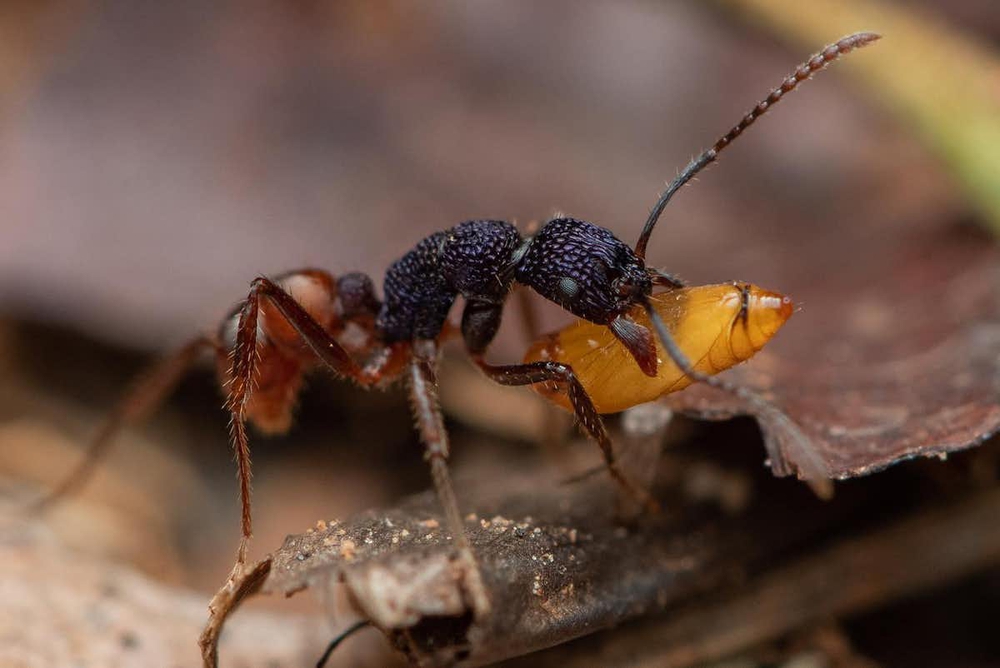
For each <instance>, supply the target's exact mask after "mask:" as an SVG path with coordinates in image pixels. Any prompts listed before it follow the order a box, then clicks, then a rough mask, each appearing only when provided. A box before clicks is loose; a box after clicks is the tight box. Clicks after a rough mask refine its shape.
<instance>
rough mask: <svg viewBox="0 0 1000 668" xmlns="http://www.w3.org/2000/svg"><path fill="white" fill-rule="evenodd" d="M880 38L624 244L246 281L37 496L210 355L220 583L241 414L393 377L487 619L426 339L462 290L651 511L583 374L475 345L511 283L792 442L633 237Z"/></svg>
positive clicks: (584, 240)
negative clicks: (376, 275) (678, 331)
mask: <svg viewBox="0 0 1000 668" xmlns="http://www.w3.org/2000/svg"><path fill="white" fill-rule="evenodd" d="M878 38H879V36H878V35H876V34H873V33H857V34H854V35H850V36H847V37H844V38H842V39H841V40H839V41H837V42H835V43H834V44H831V45H830V46H827V47H826V48H824V49H823V50H822V51H820V52H819V53H817V54H816V55H814V56H812V57H811V58H810V59H809V60H807V61H806V62H805V63H803V64H802V65H800V66H799V67H798V68H797V69H796V70H795V72H793V73H792V74H791V75H790V76H788V77H787V78H786V79H785V80H784V81H783V82H782V83H781V85H780V86H779V87H777V88H775V89H774V90H773V91H771V93H770V94H769V95H768V96H767V97H766V98H765V99H764V100H763V101H761V102H760V103H758V104H757V106H755V107H754V108H753V109H752V110H751V111H750V112H749V113H747V114H746V115H745V116H744V117H743V118H742V120H740V122H739V123H738V124H737V125H736V126H734V127H733V128H732V129H731V130H730V131H729V132H728V133H726V134H725V135H724V136H723V137H722V138H720V139H719V140H718V141H717V142H716V143H715V144H714V145H713V146H712V147H711V148H710V149H708V150H707V151H705V152H703V153H702V154H701V155H699V156H698V157H696V158H695V159H694V160H692V161H691V162H690V163H689V164H688V165H687V166H686V167H685V168H684V169H683V170H682V171H681V173H680V174H679V175H678V176H677V177H676V178H675V179H674V180H673V181H672V182H671V183H670V184H669V185H668V187H667V188H666V190H665V191H664V192H663V193H662V194H661V195H660V197H659V199H658V200H657V202H656V204H655V205H654V206H653V209H652V211H651V212H650V214H649V217H648V219H647V220H646V224H645V226H644V227H643V229H642V232H641V234H640V235H639V239H638V241H637V242H636V245H635V248H634V249H633V248H631V247H629V246H628V245H627V244H625V243H624V242H622V241H620V240H619V239H618V238H617V237H616V236H615V235H614V234H613V233H612V232H610V231H609V230H607V229H605V228H604V227H600V226H598V225H595V224H593V223H589V222H586V221H584V220H579V219H575V218H568V217H558V218H555V219H552V220H549V221H548V222H547V223H545V224H544V225H543V226H541V228H540V229H538V231H537V232H536V233H535V234H534V235H532V236H527V237H522V236H521V234H520V233H519V232H518V230H517V229H516V228H515V227H514V226H513V225H511V224H510V223H508V222H505V221H501V220H470V221H467V222H464V223H460V224H459V225H456V226H455V227H452V228H450V229H447V230H444V231H441V232H435V233H434V234H431V235H430V236H428V237H427V238H425V239H423V240H422V241H420V242H419V243H417V245H416V246H415V247H414V248H413V249H412V250H410V251H409V252H407V253H406V254H405V255H403V256H402V257H401V258H400V259H399V260H397V261H396V262H394V263H393V264H392V265H390V267H389V268H388V270H387V271H386V273H385V278H384V282H383V294H384V299H382V300H380V299H379V298H378V297H377V296H376V293H375V289H374V286H373V283H372V280H371V279H370V278H369V277H368V276H366V275H364V274H361V273H349V274H345V275H343V276H341V277H339V278H334V277H333V276H331V275H330V274H329V273H327V272H325V271H322V270H320V269H300V270H296V271H292V272H288V273H286V274H283V275H281V276H277V277H275V278H273V279H272V278H267V277H259V278H257V279H256V280H254V281H253V283H252V284H251V286H250V292H249V294H248V295H247V298H246V299H245V300H244V301H243V302H242V303H240V304H239V305H238V306H237V307H236V309H235V310H234V311H233V312H231V313H230V314H229V316H228V317H226V319H225V320H224V321H223V322H222V324H221V326H220V327H219V329H218V331H217V332H216V334H215V335H214V336H202V337H199V338H197V339H195V340H194V341H192V342H190V343H188V344H187V345H186V346H184V347H183V348H182V349H180V350H179V351H178V352H176V353H175V354H174V355H173V356H171V357H169V358H167V359H166V360H164V361H163V362H161V363H160V364H159V365H158V366H157V367H155V368H154V369H153V370H152V372H151V373H150V374H149V375H147V376H146V377H144V379H142V380H141V381H140V382H139V384H138V385H137V386H136V387H135V388H134V389H133V390H132V391H131V392H130V393H129V394H128V395H126V397H125V399H124V401H123V402H122V404H121V405H120V406H119V407H118V408H117V409H116V410H115V411H114V413H113V414H112V415H111V417H110V418H109V420H108V421H107V423H106V424H105V426H104V427H103V428H102V429H101V430H100V432H99V433H98V434H97V436H96V437H95V439H94V441H93V442H92V444H91V447H90V449H89V452H88V455H87V458H86V459H85V460H84V461H83V463H82V464H80V465H79V467H78V468H77V470H76V471H74V473H73V475H72V476H70V477H69V478H67V479H66V480H65V481H64V482H63V483H61V484H60V485H59V486H58V487H56V488H55V489H54V490H53V491H52V492H50V494H49V495H48V496H47V497H46V498H45V499H43V503H50V502H51V501H52V500H53V499H55V498H57V497H59V496H61V495H63V494H65V493H67V492H68V491H69V490H70V489H72V488H73V487H74V486H75V485H77V484H79V483H80V481H81V480H82V479H83V477H84V476H85V474H86V473H87V472H88V471H89V469H91V468H92V467H93V466H94V465H95V462H96V461H97V459H98V458H99V457H100V456H101V455H102V453H103V452H104V451H106V449H107V447H108V446H109V445H110V442H111V439H112V437H113V436H114V435H115V433H116V432H117V431H118V430H119V429H120V428H121V427H122V426H123V425H125V424H127V423H132V422H135V421H137V420H139V419H140V418H141V417H143V416H144V415H145V414H146V413H148V412H149V411H150V410H151V409H152V408H153V407H155V406H156V405H157V404H158V403H159V402H160V401H161V400H162V399H163V398H164V396H165V395H166V394H167V392H169V391H170V389H171V388H172V387H173V386H174V385H175V383H176V382H177V380H178V379H179V377H180V375H181V374H182V373H183V371H184V370H185V369H186V368H187V367H188V366H189V365H190V364H191V363H192V362H193V361H194V360H195V359H196V357H197V356H198V355H199V354H200V353H201V352H202V351H203V350H206V349H208V350H212V351H213V352H214V353H215V355H216V359H217V366H218V375H219V380H220V382H221V384H222V386H223V388H224V390H225V392H226V394H227V400H226V409H227V410H228V411H229V413H230V416H231V421H230V431H231V439H232V444H233V447H234V450H235V452H236V460H237V467H238V474H239V481H240V500H241V506H242V525H241V529H242V536H241V540H240V544H239V549H238V551H237V558H236V563H235V565H234V567H233V571H232V574H231V575H230V579H229V580H228V582H227V585H226V586H224V589H225V588H226V587H227V586H229V585H230V584H231V583H232V582H234V580H235V579H236V578H237V577H238V576H240V575H241V574H242V573H243V571H244V566H245V564H246V557H247V547H248V544H249V541H250V537H251V533H252V526H251V512H250V450H249V441H248V436H247V429H246V422H247V421H248V420H249V421H250V422H253V423H254V424H255V425H256V426H257V427H258V428H260V430H261V431H263V432H265V433H275V432H283V431H286V430H287V429H288V427H289V425H290V422H291V412H292V407H293V405H294V402H295V398H296V396H297V394H298V391H299V389H300V387H301V383H302V379H303V375H304V374H305V373H306V372H307V371H309V370H310V369H312V368H314V367H317V366H325V367H326V368H327V369H329V370H330V371H332V372H333V373H334V374H335V375H337V376H341V377H344V378H348V379H350V380H353V381H354V382H356V383H357V384H358V385H360V386H361V387H364V388H373V387H379V388H381V387H384V386H386V385H388V384H389V383H392V382H394V381H397V380H404V381H405V382H406V384H407V386H408V389H409V395H410V399H411V401H412V405H413V413H414V416H415V418H416V423H417V428H418V430H419V433H420V437H421V440H422V442H423V444H424V448H425V453H424V456H425V459H427V461H428V462H429V464H430V468H431V474H432V478H433V481H434V486H435V488H436V491H437V494H438V496H439V498H440V501H441V505H442V507H443V509H444V516H445V520H446V523H447V528H448V529H449V531H450V532H451V535H452V536H453V538H454V541H455V545H456V547H457V550H458V552H459V555H460V557H461V559H462V560H463V562H464V566H465V572H464V579H463V580H462V582H463V586H464V588H465V593H466V595H467V596H468V599H469V604H470V609H471V610H472V611H473V613H474V615H475V616H476V617H477V618H479V617H481V616H483V615H486V614H488V611H489V599H488V597H487V595H486V592H485V589H484V587H483V585H482V582H481V579H480V574H479V569H478V566H477V564H476V561H475V558H474V556H473V554H472V550H471V548H470V546H469V543H468V540H467V538H466V535H465V531H464V528H463V524H462V520H461V516H460V514H459V510H458V503H457V501H456V498H455V494H454V491H453V489H452V484H451V478H450V475H449V472H448V467H447V460H448V456H449V443H448V434H447V432H446V431H445V428H444V422H443V418H442V415H441V409H440V407H439V403H438V397H437V370H438V357H439V352H440V346H441V343H442V342H443V340H444V339H445V338H447V337H448V336H450V335H451V334H453V333H454V332H453V330H452V328H451V327H450V325H448V322H447V317H448V313H449V311H450V310H451V307H452V305H453V304H454V302H455V300H456V298H457V297H458V296H459V295H461V296H462V297H463V298H464V299H465V305H464V309H463V312H462V319H461V327H460V334H461V336H462V339H463V341H464V345H465V348H466V351H467V352H468V354H469V356H470V358H471V359H472V361H473V362H474V363H475V364H476V365H477V366H478V367H479V368H480V369H481V370H482V372H483V373H484V374H485V375H486V376H487V377H489V378H490V379H492V380H494V381H496V382H497V383H500V384H502V385H538V384H543V385H545V384H555V385H557V386H558V387H559V388H561V390H562V391H564V392H565V395H566V397H567V398H568V401H569V405H570V406H571V408H572V410H573V412H574V413H575V415H576V418H577V420H578V421H579V422H580V424H581V425H582V426H583V428H584V430H585V431H586V432H587V433H588V434H589V435H590V437H591V438H592V439H593V440H594V441H596V442H597V444H598V446H599V447H600V449H601V452H602V454H603V457H604V464H605V467H606V469H607V470H608V472H609V473H610V475H611V477H612V478H613V479H614V480H615V482H616V483H617V484H619V485H620V486H621V487H622V488H623V489H624V490H626V491H627V492H628V493H629V494H631V495H632V496H634V497H635V498H636V499H637V500H639V501H640V502H641V503H642V504H643V505H644V506H645V507H646V508H648V509H650V510H655V509H656V508H657V504H656V501H655V500H654V499H653V498H652V496H650V494H649V493H648V492H647V491H646V490H645V489H643V488H641V487H639V486H637V485H634V484H633V483H632V482H631V481H630V480H629V478H628V477H626V475H625V474H624V473H623V472H622V471H621V469H620V468H619V465H618V463H617V461H616V459H615V455H614V452H613V450H612V447H611V440H610V438H609V436H608V433H607V431H606V429H605V427H604V423H603V421H602V420H601V417H600V414H599V410H598V408H597V407H596V406H595V404H594V401H593V400H592V398H591V396H590V394H589V393H588V391H587V390H586V389H585V384H584V382H583V380H585V379H581V377H580V376H579V375H578V374H577V372H576V371H574V369H573V367H572V365H570V364H567V363H565V362H561V361H558V360H556V359H537V360H534V361H528V362H524V363H521V364H511V365H493V364H490V363H489V362H487V361H486V359H485V354H486V350H487V348H488V346H489V345H490V343H491V341H492V340H493V338H494V336H495V335H496V333H497V330H498V328H499V326H500V320H501V316H502V314H503V307H504V302H505V300H506V298H507V296H508V294H509V293H510V292H511V289H512V287H513V285H514V284H515V283H519V284H521V285H524V286H527V287H529V288H531V289H533V290H534V291H535V292H537V293H538V294H540V295H541V296H542V297H544V298H546V299H548V300H550V301H552V302H555V303H556V304H558V305H560V306H562V307H563V308H564V309H566V310H567V311H569V312H570V313H572V314H573V315H575V316H577V317H578V318H582V319H583V320H586V321H589V322H590V323H593V324H594V325H596V326H600V327H602V328H606V329H607V331H608V332H610V334H611V336H613V337H614V339H615V340H616V341H617V342H618V343H620V344H621V346H622V347H623V348H624V349H625V350H627V351H628V353H629V356H630V357H631V359H632V360H634V362H635V364H636V365H637V367H638V369H640V370H641V371H642V373H643V375H644V376H645V377H646V378H656V377H657V374H658V367H659V365H660V364H661V361H660V360H659V359H658V356H657V345H656V339H659V343H660V345H661V346H662V349H663V350H664V351H665V352H666V353H667V355H668V356H669V358H670V360H671V361H672V362H673V364H674V365H676V367H677V369H679V370H680V371H681V372H682V374H683V376H684V377H686V379H688V381H689V382H702V383H706V384H708V385H711V386H713V387H717V388H720V389H723V390H725V391H727V392H731V393H733V394H735V395H737V396H738V397H740V398H741V399H743V400H744V401H745V402H746V403H748V404H749V405H750V406H751V407H752V408H753V409H754V410H755V411H756V412H758V413H759V414H760V415H763V416H768V417H770V418H771V419H773V420H774V421H776V422H777V423H779V424H781V425H784V426H785V427H786V428H787V429H788V430H789V431H791V432H792V434H793V438H798V437H801V438H802V439H804V438H805V437H804V436H801V434H798V436H796V434H797V431H796V428H795V427H794V425H793V423H791V421H790V420H789V419H788V418H787V417H786V416H784V414H783V413H781V411H780V410H779V409H777V408H776V407H774V406H773V405H772V404H770V403H769V402H767V401H766V400H765V399H763V398H762V397H760V396H759V395H758V394H756V393H754V392H753V391H752V390H749V389H747V388H744V387H739V386H736V385H733V384H732V383H729V382H727V381H725V380H722V379H719V378H716V377H714V376H711V375H709V374H708V373H705V372H704V371H701V370H699V368H696V365H693V364H692V363H691V362H690V360H689V359H688V358H687V356H686V355H685V354H684V352H683V351H682V349H681V347H680V346H679V345H678V342H676V341H675V340H674V337H673V336H672V335H671V333H670V331H669V329H668V327H667V326H666V324H665V323H664V320H663V318H662V316H661V314H660V313H659V311H658V310H657V308H656V307H655V306H654V296H653V289H654V287H659V288H663V289H664V290H666V291H667V292H668V293H669V292H670V291H677V290H681V289H685V284H684V283H683V282H682V281H681V280H680V279H678V278H677V277H675V276H672V275H670V274H667V273H665V272H662V271H660V270H658V269H655V268H652V267H648V266H647V265H646V261H645V256H646V246H647V243H648V241H649V238H650V235H651V234H652V232H653V229H654V227H655V226H656V223H657V221H658V220H659V218H660V215H661V214H662V212H663V210H664V208H665V207H666V205H667V204H668V203H669V201H670V199H671V198H672V197H673V196H674V194H675V193H676V192H677V191H678V190H679V189H680V188H681V187H683V186H684V185H685V184H686V183H687V182H688V181H690V180H691V179H692V178H693V177H694V176H695V175H697V174H698V173H699V172H701V171H702V170H703V169H704V168H705V167H707V166H708V165H710V164H711V163H712V162H714V161H715V160H716V159H717V158H718V156H719V154H720V153H721V152H722V151H723V150H725V149H726V147H728V146H729V145H730V144H731V143H732V142H733V141H734V140H735V139H736V138H737V137H739V136H740V135H741V134H742V133H743V132H744V130H746V129H747V128H748V127H750V126H751V125H752V124H753V123H754V122H755V121H756V120H757V119H758V118H760V117H761V116H762V115H763V114H765V113H766V112H767V111H768V110H769V109H770V108H771V107H773V106H774V105H775V104H776V103H777V102H778V101H780V100H781V99H782V98H783V97H784V96H785V95H786V94H787V93H790V92H791V91H793V90H794V89H795V88H796V87H797V86H798V85H799V84H800V83H801V82H803V81H805V80H806V79H808V78H809V77H811V76H812V75H813V74H815V73H816V72H818V71H820V70H822V69H823V68H825V67H826V66H827V65H829V64H830V63H832V62H833V61H835V60H837V59H838V58H840V57H841V56H843V55H845V54H847V53H849V52H851V51H853V50H855V49H857V48H860V47H863V46H866V45H868V44H870V43H872V42H874V41H875V40H877V39H878ZM740 295H741V300H742V302H741V304H742V305H741V308H740V314H741V317H743V318H744V320H747V321H749V320H748V319H749V316H750V309H751V307H752V306H753V305H754V304H757V305H758V306H759V303H760V300H757V301H753V300H751V299H750V297H751V296H752V295H751V293H750V291H749V289H741V291H740ZM643 311H644V312H645V315H646V316H647V318H644V319H642V320H645V324H644V323H643V322H640V319H639V318H638V316H637V315H633V314H641V313H642V312H643ZM786 317H787V316H786ZM650 326H651V328H652V329H650ZM654 332H655V338H654ZM714 371H717V370H713V372H714ZM587 380H591V379H587Z"/></svg>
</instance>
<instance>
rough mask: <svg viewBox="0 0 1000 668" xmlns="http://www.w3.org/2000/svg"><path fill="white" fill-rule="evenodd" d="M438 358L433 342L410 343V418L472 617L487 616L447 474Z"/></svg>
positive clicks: (478, 576) (486, 601) (479, 578)
mask: <svg viewBox="0 0 1000 668" xmlns="http://www.w3.org/2000/svg"><path fill="white" fill-rule="evenodd" d="M437 356H438V347H437V343H436V342H435V341H434V340H433V339H418V340H416V341H414V342H413V358H412V359H411V360H410V369H409V385H410V399H411V401H412V402H413V414H414V416H415V417H416V420H417V427H418V428H419V430H420V439H421V440H422V441H423V443H424V448H425V451H424V458H425V459H426V460H427V461H428V462H429V463H430V466H431V476H432V477H433V479H434V487H435V489H436V490H437V495H438V498H439V499H440V500H441V505H442V506H443V507H444V515H445V521H446V523H447V525H448V530H449V531H450V532H451V535H452V536H453V538H454V540H455V544H456V546H457V547H458V550H459V553H460V554H461V557H462V559H463V560H464V561H465V562H466V564H467V569H466V574H465V577H466V580H465V584H466V593H467V594H468V595H469V597H470V598H471V605H472V609H473V612H474V614H475V616H476V617H477V618H478V617H481V616H485V615H486V614H488V613H489V609H490V602H489V598H488V597H487V595H486V589H485V587H484V586H483V582H482V576H481V574H480V572H479V565H478V564H477V563H476V558H475V555H473V553H472V548H471V547H470V545H469V539H468V538H467V536H466V535H465V526H464V525H463V524H462V517H461V514H460V513H459V510H458V501H457V500H456V498H455V490H454V488H453V487H452V484H451V476H450V474H449V473H448V454H449V449H448V432H446V431H445V428H444V419H443V418H442V416H441V407H440V405H439V403H438V396H437V363H438V361H437Z"/></svg>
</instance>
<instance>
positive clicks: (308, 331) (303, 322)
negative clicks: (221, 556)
mask: <svg viewBox="0 0 1000 668" xmlns="http://www.w3.org/2000/svg"><path fill="white" fill-rule="evenodd" d="M262 299H266V300H268V301H269V302H270V303H271V304H273V305H274V306H275V308H277V309H278V312H279V313H281V315H282V317H283V318H284V319H285V320H286V321H287V322H288V323H289V324H290V325H291V326H292V327H293V328H294V329H295V331H296V332H298V333H299V336H301V337H302V340H303V341H305V342H306V344H307V345H308V346H309V347H310V348H311V349H312V351H313V352H314V353H315V354H316V356H317V357H319V359H320V360H321V361H322V362H323V363H324V364H326V365H327V366H328V367H329V368H330V369H331V370H332V371H333V372H334V373H336V374H338V375H341V376H346V377H348V378H351V379H353V380H355V381H357V382H359V383H362V384H364V376H363V373H362V370H361V368H360V367H359V366H358V364H357V362H355V361H354V359H353V358H351V356H350V355H349V354H348V352H347V351H346V350H344V348H343V347H342V346H341V345H340V344H339V343H337V341H336V340H335V339H334V338H333V337H331V336H330V335H329V334H328V333H327V332H326V330H324V329H323V327H322V325H320V324H319V323H318V322H316V321H315V320H314V319H313V318H312V316H310V315H309V313H308V312H307V311H306V310H305V309H303V308H302V307H301V306H300V305H299V303H298V302H297V301H295V299H294V298H293V297H292V296H291V295H289V294H288V293H287V292H285V291H284V290H283V289H282V288H281V287H280V286H278V285H277V284H276V283H274V282H273V281H271V280H270V279H268V278H265V277H260V278H257V279H256V280H254V282H253V283H252V284H251V286H250V294H249V295H248V296H247V299H246V301H245V302H244V303H243V307H242V308H241V309H240V317H239V322H238V324H237V329H236V345H235V347H234V348H233V354H232V359H233V363H232V367H231V369H230V372H229V397H228V400H227V401H226V408H227V409H228V410H229V412H230V416H231V417H230V422H229V429H230V438H231V440H232V444H233V450H234V451H235V452H236V466H237V470H238V475H239V480H240V506H241V530H242V536H241V538H240V546H239V549H238V551H237V553H236V564H235V566H234V567H233V575H234V576H235V575H236V574H238V573H239V571H240V570H242V568H243V565H244V564H245V563H246V557H247V547H248V546H249V544H250V537H251V536H252V534H253V527H252V520H251V511H250V477H251V473H250V443H249V438H248V437H247V428H246V415H245V413H246V405H247V402H248V401H249V399H250V395H251V393H252V392H253V383H254V380H255V379H256V376H257V362H258V361H259V354H258V348H257V346H258V344H259V343H260V341H259V340H258V338H257V335H258V332H259V328H258V316H259V314H260V302H261V300H262ZM232 579H233V578H232V576H231V577H230V580H232Z"/></svg>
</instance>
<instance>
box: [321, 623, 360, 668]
mask: <svg viewBox="0 0 1000 668" xmlns="http://www.w3.org/2000/svg"><path fill="white" fill-rule="evenodd" d="M369 625H371V621H370V620H367V619H359V620H358V621H356V622H354V623H353V624H351V625H350V626H348V627H347V628H346V629H344V630H343V631H341V632H340V635H338V636H336V637H335V638H334V639H333V640H331V641H330V644H329V645H327V646H326V651H325V652H323V656H321V657H319V661H317V662H316V668H323V666H325V665H326V662H327V661H329V660H330V655H331V654H333V650H335V649H337V646H338V645H340V643H342V642H344V640H346V639H347V637H348V636H352V635H354V633H355V632H357V631H360V630H361V629H363V628H365V627H366V626H369Z"/></svg>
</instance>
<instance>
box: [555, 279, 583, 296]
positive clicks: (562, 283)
mask: <svg viewBox="0 0 1000 668" xmlns="http://www.w3.org/2000/svg"><path fill="white" fill-rule="evenodd" d="M579 291H580V284H579V283H577V282H576V281H574V280H573V279H572V278H570V277H569V276H563V277H562V278H560V279H559V293H560V294H561V295H562V296H563V298H565V299H567V300H569V299H573V297H576V293H578V292H579Z"/></svg>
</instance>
